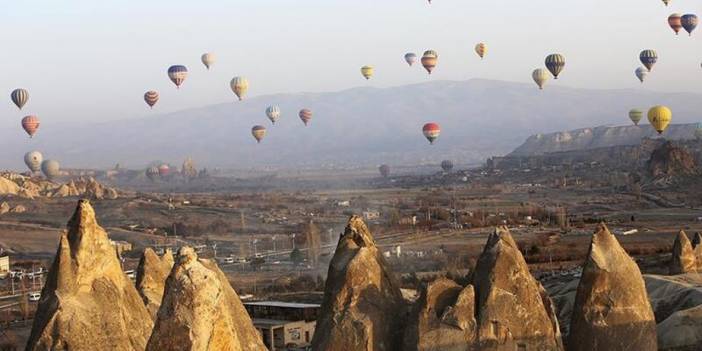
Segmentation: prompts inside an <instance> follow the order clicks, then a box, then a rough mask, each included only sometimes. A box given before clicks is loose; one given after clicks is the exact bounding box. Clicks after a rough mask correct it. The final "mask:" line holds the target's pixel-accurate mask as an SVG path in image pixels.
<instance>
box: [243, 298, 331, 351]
mask: <svg viewBox="0 0 702 351" xmlns="http://www.w3.org/2000/svg"><path fill="white" fill-rule="evenodd" d="M244 307H245V308H246V311H247V312H248V313H249V316H251V319H252V320H253V324H254V327H256V329H257V330H258V332H259V333H260V334H261V337H262V338H263V343H264V344H265V345H266V347H268V350H270V351H283V350H287V349H288V348H290V347H306V346H309V345H310V343H311V342H312V336H313V335H314V330H315V327H316V325H317V316H318V315H319V310H320V305H318V304H308V303H294V302H280V301H255V302H244Z"/></svg>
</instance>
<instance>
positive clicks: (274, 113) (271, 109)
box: [266, 105, 280, 124]
mask: <svg viewBox="0 0 702 351" xmlns="http://www.w3.org/2000/svg"><path fill="white" fill-rule="evenodd" d="M266 116H267V117H268V119H270V120H271V122H272V123H273V124H275V122H277V121H278V119H280V107H278V106H275V105H272V106H268V108H267V109H266Z"/></svg>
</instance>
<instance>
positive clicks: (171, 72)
mask: <svg viewBox="0 0 702 351" xmlns="http://www.w3.org/2000/svg"><path fill="white" fill-rule="evenodd" d="M187 77H188V69H187V68H185V66H182V65H174V66H171V67H168V78H170V79H171V82H173V84H175V85H176V88H178V89H180V85H181V84H183V82H184V81H185V78H187Z"/></svg>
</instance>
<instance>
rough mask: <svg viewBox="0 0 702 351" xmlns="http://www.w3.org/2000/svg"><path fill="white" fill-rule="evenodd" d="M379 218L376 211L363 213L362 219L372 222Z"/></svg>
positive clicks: (378, 213)
mask: <svg viewBox="0 0 702 351" xmlns="http://www.w3.org/2000/svg"><path fill="white" fill-rule="evenodd" d="M379 218H380V212H378V211H363V219H365V220H367V221H373V220H376V219H379Z"/></svg>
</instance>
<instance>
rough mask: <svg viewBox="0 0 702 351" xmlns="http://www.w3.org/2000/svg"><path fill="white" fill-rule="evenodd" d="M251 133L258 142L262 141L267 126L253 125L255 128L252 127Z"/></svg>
mask: <svg viewBox="0 0 702 351" xmlns="http://www.w3.org/2000/svg"><path fill="white" fill-rule="evenodd" d="M251 135H253V137H254V139H256V142H257V143H260V142H261V140H263V137H265V136H266V127H264V126H253V128H251Z"/></svg>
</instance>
